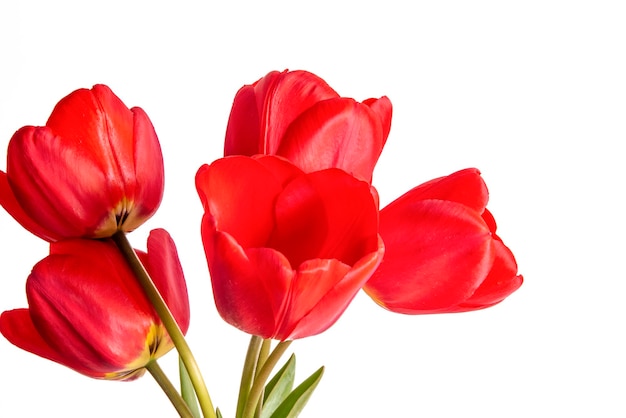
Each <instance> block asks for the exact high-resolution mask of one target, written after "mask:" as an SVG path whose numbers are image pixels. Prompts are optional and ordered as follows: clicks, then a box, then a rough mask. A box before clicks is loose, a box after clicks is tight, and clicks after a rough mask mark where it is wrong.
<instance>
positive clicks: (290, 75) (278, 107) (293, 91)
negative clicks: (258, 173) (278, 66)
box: [261, 71, 339, 171]
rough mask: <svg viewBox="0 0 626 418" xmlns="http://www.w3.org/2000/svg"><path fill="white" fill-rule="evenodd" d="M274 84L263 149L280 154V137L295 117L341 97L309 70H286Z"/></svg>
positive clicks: (266, 109) (263, 124) (266, 110)
mask: <svg viewBox="0 0 626 418" xmlns="http://www.w3.org/2000/svg"><path fill="white" fill-rule="evenodd" d="M272 87H273V88H272V89H271V90H270V91H269V92H268V95H267V98H266V100H265V107H264V109H263V110H264V111H263V113H262V115H263V116H264V118H263V119H262V120H261V128H262V129H265V133H264V145H265V148H264V149H263V150H262V151H261V152H262V153H263V154H279V155H280V152H278V150H279V147H281V146H282V145H281V141H282V140H283V137H284V136H285V133H286V132H287V129H289V126H290V125H291V124H292V123H293V122H294V120H296V119H297V118H298V117H299V116H300V115H301V114H302V113H303V112H305V111H306V110H307V109H309V108H311V107H312V106H313V105H315V104H316V103H317V102H320V101H323V100H327V99H334V98H338V97H339V94H337V92H335V91H334V90H333V89H332V88H331V87H330V86H329V85H328V84H327V83H326V82H325V81H324V80H322V79H321V78H319V77H318V76H316V75H315V74H312V73H309V72H307V71H290V72H289V71H285V72H283V73H282V74H281V76H280V77H277V78H276V81H275V84H274V85H273V86H272ZM324 168H327V167H324ZM305 171H307V170H305Z"/></svg>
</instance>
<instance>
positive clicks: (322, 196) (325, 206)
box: [269, 169, 378, 268]
mask: <svg viewBox="0 0 626 418" xmlns="http://www.w3.org/2000/svg"><path fill="white" fill-rule="evenodd" d="M275 219H276V224H275V227H274V231H273V235H272V237H271V239H270V240H269V246H270V247H272V248H275V249H277V250H278V251H280V252H281V253H283V254H284V255H285V256H286V257H287V258H288V259H289V261H290V262H291V265H292V266H293V267H294V268H297V267H298V266H299V265H300V263H302V262H304V261H305V260H310V259H316V258H321V259H337V260H340V261H341V262H343V263H346V264H348V265H353V264H354V263H356V262H357V261H358V260H359V259H360V258H361V257H362V255H363V254H367V253H370V252H372V251H375V249H376V247H377V227H378V215H377V208H376V205H375V203H374V200H373V198H372V195H371V193H370V187H369V184H367V183H365V182H362V181H358V180H356V179H355V178H354V177H352V176H350V175H348V174H346V173H345V172H343V171H341V170H337V169H328V170H323V171H318V172H315V173H310V174H307V175H303V176H300V177H298V178H296V179H294V180H293V181H292V182H291V183H289V185H288V186H287V187H286V188H285V190H284V191H283V192H282V193H281V194H280V196H279V197H278V200H277V201H276V216H275Z"/></svg>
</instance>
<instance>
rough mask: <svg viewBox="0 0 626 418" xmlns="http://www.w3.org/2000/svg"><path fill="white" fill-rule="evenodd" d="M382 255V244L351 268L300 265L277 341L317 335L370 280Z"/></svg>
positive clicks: (319, 263) (326, 262) (334, 263)
mask: <svg viewBox="0 0 626 418" xmlns="http://www.w3.org/2000/svg"><path fill="white" fill-rule="evenodd" d="M383 253H384V247H383V242H382V240H381V239H379V240H378V249H377V251H374V252H372V253H369V254H367V255H365V256H364V257H363V258H362V259H361V260H359V261H358V262H357V263H356V264H355V265H354V266H353V267H352V268H350V266H347V265H345V264H342V263H341V262H339V261H338V260H310V261H307V262H305V263H303V264H302V266H301V267H300V269H299V270H298V272H297V275H296V277H295V279H294V281H293V285H292V288H291V303H290V306H289V308H288V309H287V313H286V317H285V319H284V320H283V325H282V327H281V330H280V331H278V333H277V334H276V335H275V337H274V338H276V339H279V340H287V339H296V338H304V337H308V336H311V335H316V334H319V333H321V332H323V331H325V330H326V329H328V328H329V327H330V326H331V325H333V324H334V323H335V322H336V321H337V319H338V318H339V317H340V316H341V314H342V313H343V312H344V311H345V310H346V308H347V307H348V305H349V304H350V302H351V301H352V300H353V299H354V296H355V295H356V294H357V293H358V292H359V290H361V288H362V287H363V285H364V284H365V283H366V282H367V280H368V279H369V278H370V277H371V275H372V274H373V273H374V271H375V270H376V267H378V265H379V264H380V261H381V260H382V257H383Z"/></svg>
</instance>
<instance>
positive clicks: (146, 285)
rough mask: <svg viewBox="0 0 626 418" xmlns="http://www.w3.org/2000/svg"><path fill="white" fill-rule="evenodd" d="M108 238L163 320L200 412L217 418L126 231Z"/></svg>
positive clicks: (184, 343) (188, 352) (177, 329)
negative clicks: (194, 394)
mask: <svg viewBox="0 0 626 418" xmlns="http://www.w3.org/2000/svg"><path fill="white" fill-rule="evenodd" d="M112 238H113V241H114V242H115V244H116V245H117V247H118V248H119V249H120V251H121V252H122V254H123V255H124V258H125V259H126V262H127V263H128V265H129V266H130V268H131V269H132V270H133V272H134V273H135V277H136V278H137V280H138V281H139V284H140V285H141V287H142V288H143V290H144V292H145V293H146V296H147V297H148V299H149V300H150V302H151V303H152V306H153V307H154V309H155V311H156V312H157V314H158V315H159V318H161V322H163V325H164V326H165V329H166V330H167V332H168V333H169V335H170V338H171V339H172V342H173V343H174V345H175V346H176V350H178V354H179V355H180V358H181V360H182V361H183V364H184V365H185V368H186V369H187V373H189V378H190V379H191V383H192V385H193V388H194V390H195V391H196V395H197V396H198V403H199V404H200V409H202V415H203V416H204V417H206V418H217V415H216V413H215V408H214V407H213V403H212V402H211V397H210V396H209V391H208V390H207V387H206V384H205V383H204V379H203V378H202V374H201V373H200V368H199V367H198V364H197V363H196V360H195V358H194V356H193V354H192V352H191V349H190V348H189V345H188V344H187V340H185V336H184V335H183V333H182V331H181V330H180V327H179V326H178V323H177V322H176V320H175V319H174V316H173V315H172V312H170V309H169V308H168V306H167V304H166V303H165V301H164V300H163V297H162V296H161V294H160V293H159V290H158V289H157V288H156V286H155V285H154V282H153V281H152V278H150V275H149V274H148V272H147V271H146V269H145V267H144V266H143V264H142V263H141V261H140V260H139V257H137V254H136V253H135V250H134V249H133V247H132V246H131V245H130V242H128V238H126V234H125V233H124V232H123V231H117V232H116V233H115V234H113V236H112Z"/></svg>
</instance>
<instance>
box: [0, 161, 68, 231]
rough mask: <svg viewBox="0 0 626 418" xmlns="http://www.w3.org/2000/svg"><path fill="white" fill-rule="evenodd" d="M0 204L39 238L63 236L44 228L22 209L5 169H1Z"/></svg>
mask: <svg viewBox="0 0 626 418" xmlns="http://www.w3.org/2000/svg"><path fill="white" fill-rule="evenodd" d="M0 205H2V207H4V209H5V210H6V211H7V212H8V213H9V215H11V216H12V217H13V218H15V220H16V221H17V222H18V223H19V224H20V225H22V226H23V227H24V228H26V229H27V230H28V231H30V232H32V233H33V234H35V235H37V236H38V237H39V238H41V239H43V240H46V241H56V240H58V239H61V238H62V237H61V236H58V235H55V234H54V233H53V232H52V231H48V230H46V229H45V228H43V227H42V226H41V225H39V224H38V223H37V222H35V221H34V220H33V219H32V218H31V217H30V216H29V215H28V214H27V213H26V212H24V209H22V206H21V205H20V204H19V202H18V201H17V199H16V198H15V194H13V190H12V189H11V186H10V185H9V181H8V179H7V175H6V173H5V172H4V171H0Z"/></svg>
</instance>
